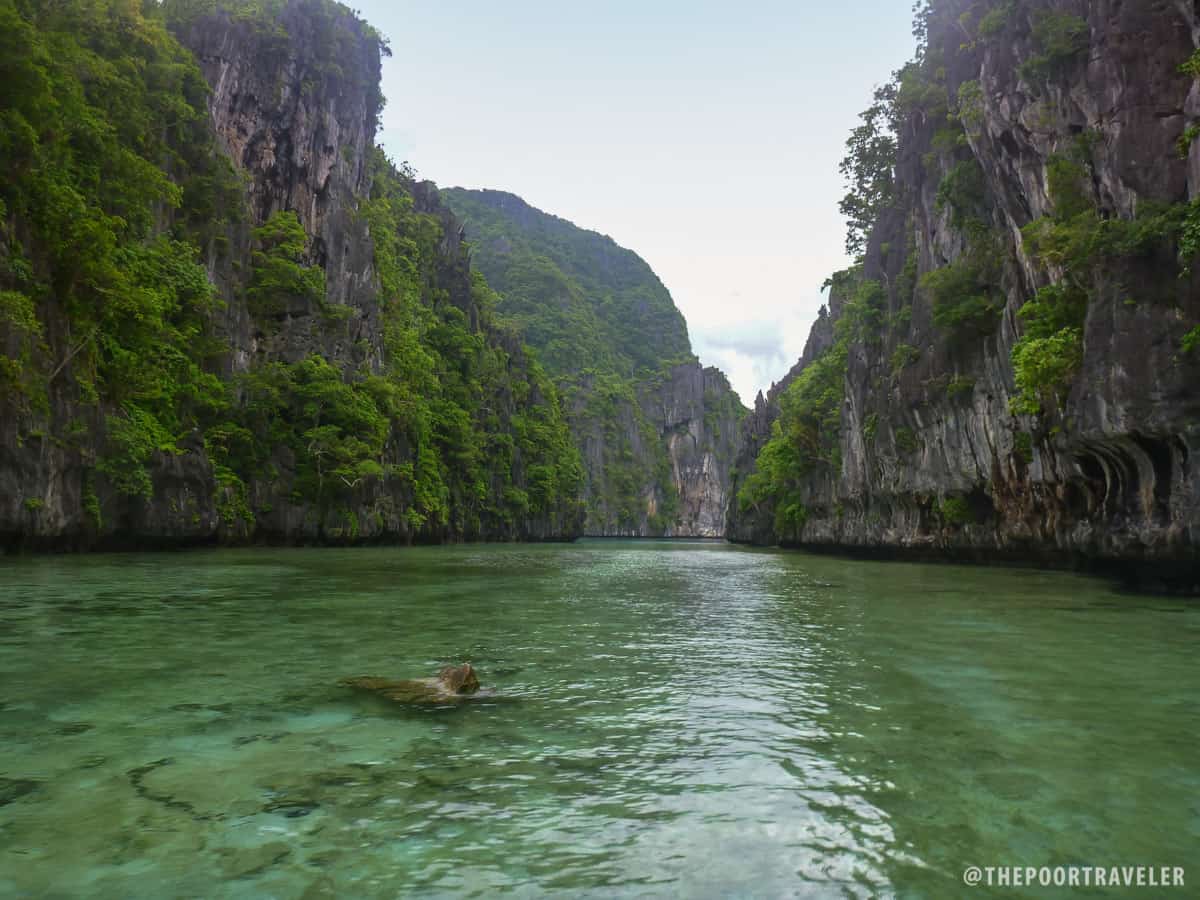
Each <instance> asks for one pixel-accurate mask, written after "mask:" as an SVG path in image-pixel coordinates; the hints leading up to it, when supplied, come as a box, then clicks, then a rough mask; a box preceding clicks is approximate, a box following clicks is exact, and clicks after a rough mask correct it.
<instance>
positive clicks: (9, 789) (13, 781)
mask: <svg viewBox="0 0 1200 900" xmlns="http://www.w3.org/2000/svg"><path fill="white" fill-rule="evenodd" d="M39 787H41V782H38V781H33V780H31V779H28V778H0V806H7V805H8V804H10V803H12V802H13V801H14V800H18V799H20V798H21V797H24V796H25V795H26V794H32V793H33V792H34V791H36V790H37V789H38V788H39Z"/></svg>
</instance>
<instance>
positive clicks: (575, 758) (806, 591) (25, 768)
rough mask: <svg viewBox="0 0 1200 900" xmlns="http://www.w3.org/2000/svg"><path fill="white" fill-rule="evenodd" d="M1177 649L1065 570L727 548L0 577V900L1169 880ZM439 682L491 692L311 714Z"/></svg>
mask: <svg viewBox="0 0 1200 900" xmlns="http://www.w3.org/2000/svg"><path fill="white" fill-rule="evenodd" d="M1197 637H1200V608H1198V607H1196V606H1195V605H1189V604H1188V603H1186V602H1184V601H1171V600H1163V599H1160V598H1142V597H1132V596H1126V595H1118V594H1115V593H1113V592H1111V591H1110V590H1109V589H1108V588H1107V586H1106V585H1105V584H1103V583H1099V582H1095V581H1090V580H1085V579H1082V578H1078V577H1075V576H1070V575H1064V574H1046V573H1038V572H1029V571H1019V570H996V569H978V568H973V569H962V568H952V567H929V566H918V565H901V564H874V563H861V562H848V561H842V560H833V559H825V558H812V557H808V556H804V555H800V554H781V553H774V552H760V551H750V550H744V549H737V548H732V547H728V546H724V545H720V544H697V543H684V542H679V543H671V542H657V543H640V544H638V543H618V542H607V541H606V542H591V543H589V542H584V543H581V544H578V545H575V546H570V547H456V548H437V549H406V550H352V551H340V550H312V551H307V550H288V551H258V550H255V551H249V550H247V551H221V552H211V553H194V554H186V555H154V556H150V555H147V556H96V557H82V558H39V559H32V560H4V561H0V895H7V894H17V895H20V894H22V893H26V894H28V895H31V896H42V895H45V894H57V895H61V896H111V897H128V896H134V895H136V896H150V895H156V896H167V895H173V896H204V897H242V896H244V897H251V896H274V897H289V898H290V897H296V898H299V897H306V898H312V897H334V896H342V897H344V896H367V897H370V896H380V897H390V896H396V894H397V893H398V892H412V893H418V894H420V895H422V896H459V895H469V896H480V897H487V896H492V895H494V894H496V893H497V892H499V891H502V890H509V891H513V892H515V893H517V894H518V895H534V896H536V895H542V894H561V893H572V894H578V893H591V894H592V895H594V896H598V897H614V896H616V897H621V896H704V897H706V896H713V897H716V896H730V895H739V896H746V895H752V896H769V897H779V896H815V897H824V896H846V897H858V896H861V897H871V896H878V895H890V894H893V893H897V894H901V895H904V896H928V897H939V896H957V895H959V894H960V891H959V889H958V886H959V884H960V881H959V879H960V877H961V873H962V870H963V868H964V867H965V866H967V865H968V864H975V865H1015V864H1019V865H1056V864H1079V865H1101V864H1108V865H1111V864H1127V865H1128V864H1140V865H1159V864H1161V865H1184V866H1186V865H1187V863H1188V862H1189V861H1190V860H1191V857H1192V856H1193V855H1194V850H1195V848H1196V847H1197V846H1200V757H1198V756H1197V754H1196V752H1195V740H1196V738H1197V736H1198V735H1200V667H1198V666H1197V664H1196V660H1195V650H1196V646H1197ZM462 660H470V661H471V662H472V663H473V664H474V665H475V666H476V668H477V669H478V670H479V672H480V676H481V679H482V681H483V683H484V685H485V686H486V687H489V688H492V689H494V694H492V695H490V696H484V697H481V698H478V699H476V700H473V701H471V702H468V703H464V704H460V705H456V706H446V707H433V708H411V709H410V708H404V707H398V706H396V705H394V704H389V703H388V702H386V701H384V700H381V699H380V698H377V697H374V696H370V695H363V694H360V693H355V692H352V691H349V690H346V689H344V688H341V687H339V686H338V685H337V681H338V679H339V678H341V677H343V676H347V675H359V674H374V675H382V676H388V677H395V678H406V677H420V676H425V675H429V674H432V673H434V672H436V670H437V669H438V668H439V667H440V666H442V665H444V664H447V663H455V662H459V661H462ZM1189 874H1191V873H1189ZM1195 877H1200V872H1196V873H1195ZM979 895H980V896H985V893H984V892H983V891H980V892H979ZM1100 895H1103V892H1102V893H1101V894H1100ZM1071 896H1075V897H1078V896H1087V892H1086V891H1083V892H1081V891H1078V890H1077V891H1075V892H1073V893H1072V894H1071Z"/></svg>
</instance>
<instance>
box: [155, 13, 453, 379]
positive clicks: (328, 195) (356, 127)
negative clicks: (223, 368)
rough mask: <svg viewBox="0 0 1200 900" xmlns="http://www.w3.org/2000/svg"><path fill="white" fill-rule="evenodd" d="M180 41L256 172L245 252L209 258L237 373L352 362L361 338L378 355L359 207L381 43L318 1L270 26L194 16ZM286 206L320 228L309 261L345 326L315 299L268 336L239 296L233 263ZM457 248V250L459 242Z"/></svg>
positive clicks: (240, 165)
mask: <svg viewBox="0 0 1200 900" xmlns="http://www.w3.org/2000/svg"><path fill="white" fill-rule="evenodd" d="M178 37H179V39H180V41H181V42H182V43H183V44H184V46H186V47H188V48H189V49H190V50H191V51H192V52H193V53H194V54H195V57H196V61H197V62H198V63H199V64H200V68H201V70H202V71H203V73H204V77H205V79H206V80H207V82H208V84H209V86H210V88H211V94H210V95H209V98H208V108H209V113H210V116H211V121H212V126H213V129H214V131H215V133H216V135H217V139H218V143H219V145H220V147H221V148H222V149H223V150H224V151H225V152H226V153H227V154H228V156H229V159H230V160H231V161H232V162H233V163H234V166H235V168H236V169H237V170H238V171H240V172H242V173H245V175H246V176H247V177H246V178H245V199H244V202H245V205H246V209H247V219H248V222H247V227H245V228H243V229H241V230H240V233H239V234H235V236H234V237H235V240H236V239H239V238H240V239H241V242H242V243H243V246H242V247H241V248H240V249H241V250H242V253H241V254H231V255H230V256H229V257H228V258H227V259H226V260H220V259H218V257H217V256H216V254H213V255H212V256H210V258H209V265H210V271H211V273H212V277H213V280H214V283H216V284H217V285H218V286H219V287H220V288H221V289H222V293H223V294H224V295H225V296H226V299H227V301H228V302H227V309H228V318H227V321H226V332H225V336H226V338H227V339H228V340H229V341H230V343H231V345H232V347H233V348H234V349H233V353H232V355H231V363H232V367H233V369H234V370H235V371H236V370H239V369H240V370H245V369H246V368H248V367H249V365H250V363H251V361H252V359H253V358H254V356H255V354H260V353H271V354H275V355H279V356H281V357H288V358H291V359H300V358H303V356H305V355H307V354H308V353H310V352H324V353H330V354H332V355H333V356H335V357H338V358H349V357H350V356H351V351H349V349H348V348H349V347H350V346H351V345H354V344H356V343H358V342H359V341H363V340H365V341H366V342H367V344H368V347H369V349H368V350H367V351H366V353H367V355H368V356H369V357H370V358H371V359H372V360H374V361H376V362H377V361H378V360H379V359H380V357H381V350H380V340H381V335H382V330H381V328H380V327H379V321H378V317H377V313H378V309H379V284H378V280H377V277H376V273H375V267H374V261H373V252H374V245H373V244H372V242H371V240H370V236H369V234H368V231H367V225H366V222H365V221H364V220H363V219H362V217H361V216H358V215H356V212H357V208H358V204H359V201H360V200H361V199H362V198H365V197H367V196H368V194H369V191H370V180H371V179H370V173H369V171H368V162H369V159H370V153H371V150H372V148H373V147H374V144H375V117H376V114H377V106H378V104H379V103H380V96H379V88H378V85H379V78H380V67H379V52H378V48H377V47H376V45H375V43H374V40H373V39H372V37H371V36H369V35H368V34H367V33H366V32H365V26H364V24H363V23H362V22H360V21H358V20H356V19H354V18H352V17H350V16H347V15H344V14H341V13H339V11H338V10H336V9H335V8H334V7H333V6H331V5H330V4H327V3H323V2H316V0H312V2H293V3H290V4H288V5H286V6H284V7H283V9H282V10H281V11H280V13H279V16H278V19H277V21H276V22H275V23H273V24H271V25H266V24H264V23H263V22H262V21H259V20H255V19H249V18H245V17H240V16H234V15H231V14H230V13H216V14H215V15H210V16H203V17H197V18H193V19H191V20H189V21H185V22H184V23H182V24H181V26H180V33H179V35H178ZM335 61H336V65H337V67H338V72H337V73H336V76H335V75H334V73H333V71H332V67H333V64H334V63H335ZM283 210H291V211H294V212H295V213H296V214H297V216H298V217H299V219H300V222H301V224H302V225H303V226H304V230H305V232H306V233H307V234H308V235H309V236H310V239H311V245H310V248H309V253H310V256H311V260H312V262H313V263H315V264H316V265H318V266H320V267H321V268H323V269H324V271H325V284H326V292H325V297H324V302H326V303H328V304H330V305H332V304H344V305H347V306H350V307H352V308H353V309H354V310H355V313H354V316H353V321H352V324H351V326H350V327H349V328H347V329H346V330H345V331H344V332H341V333H339V334H336V335H331V334H329V333H328V329H325V328H323V327H322V323H321V319H320V316H319V315H318V312H319V310H318V309H317V308H315V305H314V304H312V303H308V304H304V303H303V302H302V301H300V302H298V303H296V304H295V305H294V306H293V307H292V308H291V309H289V310H288V313H289V314H288V316H287V318H286V320H285V322H284V327H283V328H282V329H280V330H279V331H278V332H277V333H273V334H272V335H271V336H270V338H269V339H268V338H267V335H265V334H264V333H263V332H262V330H261V329H259V328H257V327H256V326H255V323H254V322H252V321H251V316H250V312H249V310H248V308H247V307H246V304H245V303H240V302H237V291H238V290H239V288H240V281H241V279H240V278H239V277H238V275H237V274H236V273H235V272H234V271H233V270H232V264H233V263H234V262H238V263H241V262H243V261H244V259H245V258H246V257H248V246H247V244H248V239H249V227H250V226H253V225H260V224H262V223H263V222H266V221H267V220H268V219H269V218H270V217H271V215H272V214H273V213H277V212H280V211H283ZM447 250H448V251H449V252H448V254H447V255H448V257H452V256H453V254H454V252H455V250H456V248H453V247H447ZM222 262H225V265H224V266H222V265H221V263H222ZM264 342H265V344H266V345H264ZM359 352H360V353H361V352H362V351H361V350H360V351H359ZM360 361H361V360H360Z"/></svg>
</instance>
